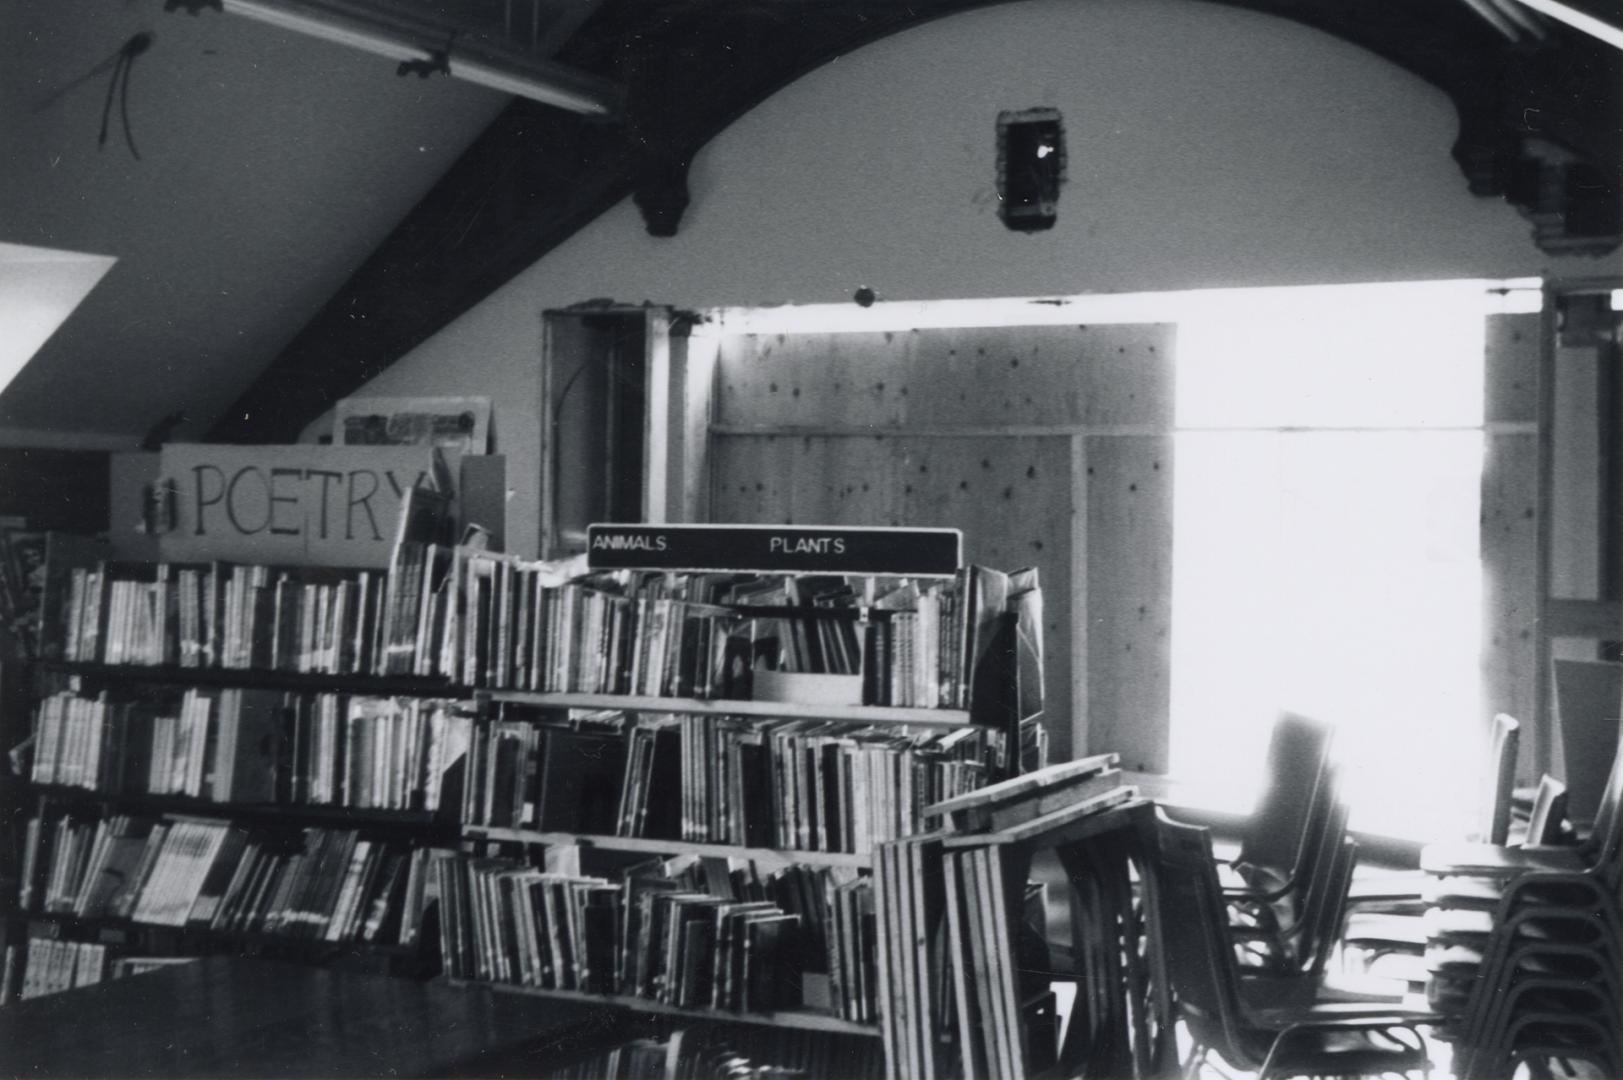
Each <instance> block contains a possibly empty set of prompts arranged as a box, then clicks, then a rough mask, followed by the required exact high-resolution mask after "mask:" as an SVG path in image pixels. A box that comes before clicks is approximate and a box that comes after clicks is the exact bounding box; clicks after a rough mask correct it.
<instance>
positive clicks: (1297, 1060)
mask: <svg viewBox="0 0 1623 1080" xmlns="http://www.w3.org/2000/svg"><path fill="white" fill-rule="evenodd" d="M1153 861H1154V867H1153V873H1152V875H1151V877H1152V879H1153V881H1154V889H1155V894H1156V905H1157V907H1158V910H1159V912H1160V924H1161V932H1162V935H1163V940H1164V944H1165V953H1166V959H1167V970H1168V974H1169V975H1170V979H1171V983H1172V989H1173V993H1174V996H1175V997H1176V1000H1177V1006H1178V1015H1179V1017H1180V1019H1181V1020H1182V1021H1183V1022H1184V1025H1185V1027H1186V1029H1187V1031H1188V1034H1189V1037H1190V1039H1191V1040H1192V1041H1193V1048H1192V1051H1191V1053H1190V1056H1189V1058H1188V1059H1187V1061H1186V1063H1185V1065H1184V1076H1185V1077H1186V1078H1190V1077H1193V1076H1195V1075H1197V1073H1198V1071H1199V1070H1200V1068H1201V1067H1202V1065H1203V1064H1204V1063H1205V1062H1206V1060H1207V1057H1208V1055H1210V1054H1212V1053H1215V1054H1217V1055H1218V1056H1219V1057H1221V1058H1222V1059H1223V1060H1224V1061H1225V1062H1226V1063H1227V1064H1228V1065H1229V1066H1231V1067H1233V1068H1236V1069H1242V1070H1245V1071H1248V1072H1255V1073H1256V1074H1257V1075H1258V1077H1259V1080H1269V1078H1271V1077H1287V1076H1389V1075H1393V1074H1405V1075H1406V1074H1411V1073H1419V1074H1420V1075H1421V1076H1427V1075H1429V1070H1430V1062H1429V1055H1428V1053H1427V1046H1426V1042H1425V1039H1424V1037H1423V1036H1422V1035H1421V1033H1420V1031H1419V1025H1420V1024H1423V1023H1426V1022H1428V1021H1429V1020H1431V1019H1433V1017H1432V1016H1431V1015H1430V1014H1429V1013H1427V1012H1424V1011H1416V1010H1412V1009H1404V1008H1402V1007H1400V1006H1397V1005H1395V1004H1389V1003H1384V1002H1382V1003H1370V1004H1347V1003H1336V1002H1325V1001H1321V1000H1319V999H1318V997H1317V996H1316V995H1315V993H1314V989H1315V988H1314V987H1313V986H1311V985H1304V984H1303V983H1302V982H1301V981H1299V978H1295V977H1293V978H1291V979H1290V980H1289V982H1287V983H1283V984H1282V983H1281V982H1279V981H1278V980H1277V979H1275V978H1272V977H1242V973H1241V970H1240V966H1239V964H1238V962H1237V958H1236V954H1235V947H1234V941H1233V938H1232V935H1231V933H1230V927H1229V918H1228V914H1227V904H1226V901H1225V898H1224V896H1223V890H1222V888H1221V887H1220V885H1219V884H1218V877H1217V863H1216V861H1215V859H1214V857H1213V854H1212V844H1211V834H1210V833H1209V831H1208V830H1206V829H1204V828H1202V827H1200V826H1196V825H1183V824H1179V823H1177V822H1174V821H1172V820H1171V819H1169V818H1167V817H1166V815H1165V814H1164V813H1160V812H1158V820H1157V843H1156V851H1155V856H1154V860H1153ZM1332 864H1333V865H1339V864H1335V863H1334V861H1333V862H1332ZM1348 869H1349V870H1350V867H1348ZM1344 887H1345V885H1344V884H1343V888H1344ZM1309 977H1311V974H1310V973H1309ZM1281 986H1285V987H1288V989H1287V991H1286V992H1285V993H1280V992H1279V991H1280V988H1281Z"/></svg>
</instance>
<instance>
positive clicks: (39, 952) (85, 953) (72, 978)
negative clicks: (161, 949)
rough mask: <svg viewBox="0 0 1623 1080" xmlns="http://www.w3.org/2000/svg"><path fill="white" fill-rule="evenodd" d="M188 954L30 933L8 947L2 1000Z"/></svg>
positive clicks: (133, 971) (124, 973)
mask: <svg viewBox="0 0 1623 1080" xmlns="http://www.w3.org/2000/svg"><path fill="white" fill-rule="evenodd" d="M190 962H191V958H189V957H153V956H120V955H118V953H117V951H116V950H115V949H114V948H112V947H111V946H108V945H107V944H105V943H103V942H96V941H68V940H64V939H61V938H57V937H50V936H44V935H39V934H30V935H29V937H28V940H27V943H26V944H25V945H20V946H19V945H8V946H7V947H6V975H5V978H4V982H3V984H0V1004H5V1003H7V1002H9V1001H10V1000H11V996H12V995H13V994H14V995H15V996H16V997H17V998H18V999H24V1000H26V999H27V998H35V997H43V996H45V995H46V994H57V993H61V992H62V991H64V990H72V989H75V988H76V987H81V986H94V985H95V984H96V983H99V982H105V981H107V980H108V979H123V978H128V977H129V976H131V975H141V974H144V973H146V972H148V971H152V970H155V969H156V968H159V967H164V966H167V965H169V964H174V963H190Z"/></svg>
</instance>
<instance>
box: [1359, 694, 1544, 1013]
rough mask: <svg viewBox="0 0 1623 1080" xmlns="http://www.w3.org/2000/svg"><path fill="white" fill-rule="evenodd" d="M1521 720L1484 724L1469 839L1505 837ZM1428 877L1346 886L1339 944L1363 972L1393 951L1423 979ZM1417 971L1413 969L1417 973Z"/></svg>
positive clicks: (1394, 876) (1406, 874) (1405, 874)
mask: <svg viewBox="0 0 1623 1080" xmlns="http://www.w3.org/2000/svg"><path fill="white" fill-rule="evenodd" d="M1520 743H1521V724H1520V723H1519V722H1518V721H1517V720H1516V718H1515V717H1513V716H1510V715H1508V714H1505V713H1500V714H1499V715H1497V716H1495V717H1494V718H1493V723H1492V724H1491V725H1490V726H1489V731H1488V743H1487V747H1486V755H1485V757H1484V758H1483V761H1482V763H1481V768H1480V771H1479V773H1478V776H1479V780H1478V796H1477V801H1476V815H1477V818H1476V827H1475V829H1474V830H1473V831H1472V833H1471V834H1470V835H1469V836H1468V839H1469V840H1471V841H1477V842H1482V843H1486V844H1494V845H1503V844H1505V843H1506V842H1508V840H1509V837H1510V820H1511V805H1512V796H1513V793H1514V790H1515V781H1516V756H1517V752H1518V751H1519V749H1520ZM1428 881H1429V878H1428V876H1427V875H1426V874H1425V873H1424V872H1423V871H1420V870H1412V871H1400V872H1395V873H1390V874H1381V875H1377V876H1374V877H1371V878H1368V879H1363V880H1358V879H1355V880H1354V882H1353V884H1352V887H1351V889H1350V890H1349V895H1348V900H1347V909H1348V912H1349V916H1348V920H1347V926H1346V928H1345V937H1344V944H1345V945H1346V946H1347V954H1348V955H1349V956H1356V957H1358V958H1359V959H1360V960H1361V962H1362V963H1363V965H1364V968H1365V970H1366V971H1368V970H1370V969H1371V968H1372V967H1373V966H1374V965H1375V964H1376V963H1378V962H1379V961H1380V960H1382V959H1384V958H1386V957H1390V956H1398V957H1404V958H1408V959H1405V960H1403V961H1402V966H1403V968H1404V969H1406V972H1407V977H1409V978H1412V979H1415V980H1416V981H1423V980H1424V978H1425V976H1424V974H1423V972H1424V967H1423V965H1422V964H1421V963H1420V961H1421V958H1422V956H1423V955H1424V953H1425V949H1426V932H1425V927H1424V925H1423V924H1422V919H1421V917H1422V916H1423V915H1424V914H1425V912H1426V906H1427V905H1426V889H1427V882H1428ZM1417 972H1418V973H1417Z"/></svg>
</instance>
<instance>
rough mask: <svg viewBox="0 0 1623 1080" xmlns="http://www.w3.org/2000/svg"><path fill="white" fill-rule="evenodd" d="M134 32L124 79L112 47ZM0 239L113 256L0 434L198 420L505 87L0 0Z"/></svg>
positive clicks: (313, 44) (274, 32)
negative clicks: (117, 83)
mask: <svg viewBox="0 0 1623 1080" xmlns="http://www.w3.org/2000/svg"><path fill="white" fill-rule="evenodd" d="M142 31H146V32H149V33H150V34H151V35H152V44H151V47H150V48H149V49H148V50H147V51H146V52H145V53H144V54H143V55H140V56H138V57H136V59H135V60H134V62H133V64H132V66H131V70H130V74H129V80H128V94H127V101H126V102H125V104H126V105H127V111H128V117H129V127H130V135H131V136H132V138H133V141H134V144H135V148H136V150H138V151H139V153H140V159H139V160H137V159H136V158H135V156H134V155H133V154H132V153H131V150H130V148H129V146H128V145H127V144H126V141H125V133H124V130H123V125H122V123H121V119H120V113H121V109H120V101H119V99H118V97H116V96H115V97H114V99H113V101H112V107H111V111H110V115H109V117H108V125H107V139H106V143H105V145H101V146H98V135H99V132H100V129H101V126H102V113H103V108H104V105H106V103H107V101H108V89H109V86H110V85H111V80H112V77H113V74H114V66H113V63H112V58H113V57H115V56H116V54H117V53H118V50H119V49H120V47H121V46H123V45H124V43H125V42H127V41H128V40H129V39H130V38H131V36H132V35H135V34H137V33H139V32H142ZM0 41H3V42H5V43H6V54H7V55H6V62H5V63H4V64H0V161H3V162H4V163H5V167H4V171H3V172H0V243H13V244H27V245H33V246H37V247H48V248H57V249H65V250H68V251H74V252H82V253H87V254H95V255H105V256H112V257H115V258H116V259H117V260H118V261H117V263H116V265H114V267H113V268H112V270H111V271H109V272H108V273H107V275H106V277H105V278H103V279H102V281H101V283H100V284H99V285H97V286H96V287H95V288H94V289H93V290H92V291H91V293H90V295H89V297H88V299H87V300H86V301H85V302H84V303H83V304H82V305H81V306H80V308H79V309H78V310H77V311H76V312H74V314H73V315H72V316H71V317H69V319H68V320H67V322H66V323H65V324H64V325H63V327H62V329H61V330H59V331H58V332H57V333H56V334H55V335H54V336H52V337H51V338H50V340H49V341H47V342H46V344H45V346H44V347H43V348H42V349H41V350H40V351H39V352H38V353H37V354H36V356H35V357H34V359H33V360H32V362H30V363H29V364H28V365H27V366H26V367H25V368H24V369H23V371H22V372H21V374H20V375H18V376H17V378H16V379H15V380H14V381H13V382H12V383H11V384H10V385H9V386H8V387H6V388H5V390H4V391H3V392H0V443H4V444H9V445H29V444H31V443H32V444H38V445H49V444H52V443H53V442H61V441H64V438H65V436H71V441H73V442H74V443H76V444H79V445H89V444H97V443H99V444H104V445H117V444H118V443H120V442H124V443H132V442H134V441H138V440H139V439H140V437H141V436H142V434H143V433H145V432H146V431H147V430H148V429H149V428H150V427H151V426H152V425H153V424H154V423H156V422H157V421H159V420H160V419H162V418H163V417H165V416H166V415H168V414H170V413H172V412H174V411H175V410H177V409H184V410H185V412H186V413H187V416H188V419H187V421H186V423H185V424H184V425H182V427H181V428H180V429H179V432H178V434H179V436H180V437H190V436H195V435H197V434H199V433H201V432H202V431H203V430H204V429H206V428H207V427H208V426H209V424H210V423H211V422H212V421H213V420H214V418H215V416H216V414H217V413H218V412H219V411H220V410H221V409H224V408H226V407H227V406H228V405H229V404H230V403H231V402H232V401H233V400H235V398H236V397H237V395H238V394H239V393H241V391H242V390H243V389H244V388H245V387H246V386H247V385H248V384H249V383H250V382H251V381H252V380H253V378H254V377H255V376H256V375H257V374H258V373H259V372H260V371H261V370H262V369H263V368H264V367H265V366H266V365H267V364H268V363H269V362H270V361H271V360H272V359H273V358H274V357H275V356H276V355H277V353H278V352H279V351H280V349H281V348H282V347H283V346H284V345H285V344H286V343H287V342H288V341H289V340H290V339H291V338H292V337H293V336H294V335H295V334H296V333H297V332H298V331H299V329H300V328H301V327H303V326H304V324H305V323H306V322H307V321H308V320H309V319H310V317H311V316H313V315H314V314H315V313H316V311H317V310H318V309H319V308H320V307H321V305H322V304H323V303H324V302H325V301H327V300H328V298H329V297H331V296H332V295H333V293H334V292H336V291H337V289H338V288H339V286H340V285H341V284H342V283H343V282H344V281H345V280H346V279H347V278H348V277H349V275H350V274H351V272H352V271H353V270H354V269H355V268H356V267H357V266H358V265H359V264H360V263H361V261H362V260H364V259H365V258H366V256H367V255H368V254H369V253H370V252H371V251H372V249H373V248H374V247H376V246H377V244H378V243H379V242H380V241H381V240H382V239H383V238H384V237H385V236H387V235H388V234H389V232H390V231H391V230H392V229H393V228H394V227H395V225H396V224H397V223H398V222H399V221H400V220H401V218H402V217H404V216H405V214H406V212H407V211H408V210H409V209H410V208H411V207H412V206H413V205H414V204H415V203H416V202H417V200H418V199H419V198H420V197H421V196H422V195H423V194H424V193H425V192H426V191H427V190H428V189H429V187H430V186H431V185H432V184H433V183H434V181H435V180H436V179H438V178H439V176H440V175H441V174H442V173H443V172H444V171H445V170H446V169H447V168H448V167H449V166H450V165H451V163H452V162H454V161H455V160H456V158H457V157H458V156H459V155H460V154H461V153H462V151H463V150H464V148H465V147H466V146H467V145H468V143H469V142H471V141H472V140H473V139H474V138H475V137H476V136H478V134H479V133H480V132H481V131H482V130H483V129H484V127H485V126H486V125H487V124H488V123H489V122H490V120H491V119H492V118H493V117H494V116H495V114H496V113H497V112H498V111H499V110H500V109H501V108H502V107H503V106H504V105H505V104H506V103H507V101H508V99H507V98H506V97H505V96H503V95H501V94H498V93H495V92H493V91H489V90H485V89H481V88H479V87H476V86H472V85H470V84H467V83H462V82H457V81H453V80H450V79H446V78H444V77H440V76H435V77H432V78H430V79H418V78H409V77H408V78H398V77H397V76H396V75H395V71H394V65H393V64H391V63H390V62H389V61H386V60H381V59H379V58H377V57H373V56H368V55H366V54H363V53H358V52H352V51H350V50H347V49H345V48H343V47H341V46H337V45H331V44H328V43H325V42H321V41H317V40H314V39H311V38H307V37H300V36H296V35H293V34H291V33H288V32H286V31H283V30H279V29H276V28H273V27H268V26H265V25H263V24H260V23H257V22H254V21H251V20H248V19H244V18H240V17H237V16H230V15H222V14H219V13H217V12H212V11H204V12H203V13H201V14H200V15H197V16H189V15H186V14H184V13H180V12H176V13H172V14H165V13H164V11H163V4H162V0H48V2H34V0H5V2H4V3H0Z"/></svg>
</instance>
